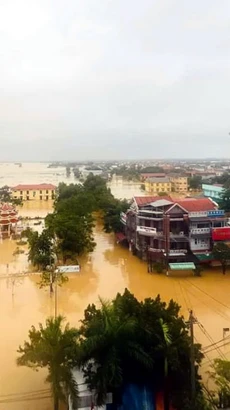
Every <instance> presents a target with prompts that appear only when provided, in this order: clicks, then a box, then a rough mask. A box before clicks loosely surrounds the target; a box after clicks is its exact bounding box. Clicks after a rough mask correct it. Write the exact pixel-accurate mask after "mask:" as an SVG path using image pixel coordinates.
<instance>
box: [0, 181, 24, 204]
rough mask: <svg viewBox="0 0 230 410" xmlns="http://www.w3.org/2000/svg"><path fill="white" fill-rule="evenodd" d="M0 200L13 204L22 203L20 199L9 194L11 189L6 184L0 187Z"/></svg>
mask: <svg viewBox="0 0 230 410" xmlns="http://www.w3.org/2000/svg"><path fill="white" fill-rule="evenodd" d="M0 202H9V203H11V204H13V205H22V200H21V199H15V198H13V197H12V195H11V189H10V187H8V186H7V185H4V186H3V187H1V188H0Z"/></svg>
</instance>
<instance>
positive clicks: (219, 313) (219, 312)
mask: <svg viewBox="0 0 230 410" xmlns="http://www.w3.org/2000/svg"><path fill="white" fill-rule="evenodd" d="M186 290H187V292H188V293H190V294H191V295H192V296H193V297H194V298H196V299H197V300H199V301H200V302H201V303H203V304H204V305H205V306H206V307H208V308H209V309H211V310H213V312H215V313H216V314H217V315H219V316H221V317H222V318H223V319H225V320H226V321H229V320H230V317H229V316H227V315H226V314H225V313H223V312H221V311H220V310H219V309H218V308H216V307H213V306H210V305H208V304H207V303H206V302H205V301H204V300H203V299H202V298H199V297H198V296H197V295H196V294H195V293H193V292H192V290H191V289H187V288H186Z"/></svg>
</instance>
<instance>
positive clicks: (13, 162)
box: [0, 157, 230, 165]
mask: <svg viewBox="0 0 230 410" xmlns="http://www.w3.org/2000/svg"><path fill="white" fill-rule="evenodd" d="M138 161H140V162H162V161H165V162H177V161H178V162H193V161H196V162H199V161H201V162H208V161H214V162H215V161H218V162H219V161H229V162H230V157H229V158H227V157H226V158H225V157H203V158H199V157H197V158H195V157H194V158H183V157H181V158H180V157H178V158H166V157H165V158H152V159H151V158H133V159H127V158H122V159H81V160H80V159H57V160H20V159H17V160H8V161H1V160H0V164H15V165H17V164H20V163H21V164H23V163H25V164H30V163H31V164H36V163H41V164H52V163H70V162H76V163H77V162H81V163H82V162H85V163H87V162H95V163H100V162H138Z"/></svg>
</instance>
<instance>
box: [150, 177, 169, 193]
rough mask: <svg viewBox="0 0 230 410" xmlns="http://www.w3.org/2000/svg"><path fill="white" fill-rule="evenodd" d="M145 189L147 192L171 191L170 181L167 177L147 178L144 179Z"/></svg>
mask: <svg viewBox="0 0 230 410" xmlns="http://www.w3.org/2000/svg"><path fill="white" fill-rule="evenodd" d="M145 191H146V192H149V193H159V192H171V191H172V183H171V181H170V179H169V178H167V177H163V178H161V177H154V178H147V179H146V181H145Z"/></svg>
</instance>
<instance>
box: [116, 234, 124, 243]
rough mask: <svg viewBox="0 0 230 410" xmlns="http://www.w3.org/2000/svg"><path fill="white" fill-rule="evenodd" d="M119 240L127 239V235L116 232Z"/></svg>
mask: <svg viewBox="0 0 230 410" xmlns="http://www.w3.org/2000/svg"><path fill="white" fill-rule="evenodd" d="M115 236H116V240H117V242H122V241H124V240H125V239H126V236H125V235H124V234H123V233H122V232H118V233H116V234H115Z"/></svg>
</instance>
